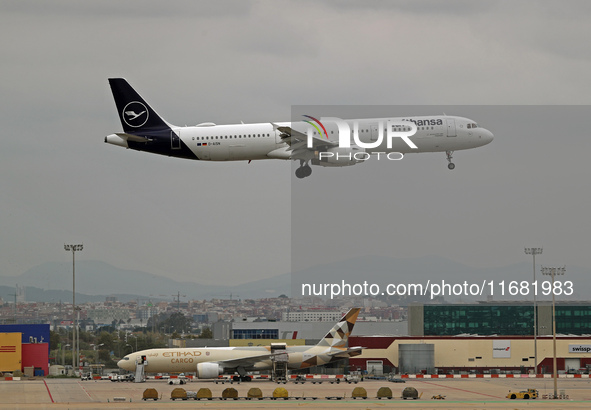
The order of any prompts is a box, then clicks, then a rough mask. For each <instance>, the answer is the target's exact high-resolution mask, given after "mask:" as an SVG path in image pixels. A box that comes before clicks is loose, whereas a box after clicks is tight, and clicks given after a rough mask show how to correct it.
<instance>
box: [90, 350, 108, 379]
mask: <svg viewBox="0 0 591 410" xmlns="http://www.w3.org/2000/svg"><path fill="white" fill-rule="evenodd" d="M90 345H91V346H92V350H94V364H100V359H99V358H98V355H97V353H96V352H97V349H98V348H99V347H101V346H104V345H105V344H104V343H101V344H99V345H95V344H94V343H91V344H90ZM98 373H99V372H98V368H97V374H98Z"/></svg>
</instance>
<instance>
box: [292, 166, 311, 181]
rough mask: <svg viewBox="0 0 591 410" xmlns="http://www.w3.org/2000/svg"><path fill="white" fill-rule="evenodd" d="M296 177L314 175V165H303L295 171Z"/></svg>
mask: <svg viewBox="0 0 591 410" xmlns="http://www.w3.org/2000/svg"><path fill="white" fill-rule="evenodd" d="M295 175H296V177H298V178H300V179H302V178H306V177H309V176H310V175H312V167H310V165H302V166H301V167H299V168H298V169H296V171H295Z"/></svg>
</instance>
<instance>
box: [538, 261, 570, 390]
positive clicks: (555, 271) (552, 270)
mask: <svg viewBox="0 0 591 410" xmlns="http://www.w3.org/2000/svg"><path fill="white" fill-rule="evenodd" d="M565 273H566V266H563V267H561V268H557V267H544V266H542V275H550V276H552V339H553V344H554V346H553V349H554V357H553V359H552V368H553V372H552V373H553V376H554V399H557V398H558V383H557V379H558V376H557V373H558V370H557V369H556V302H555V297H554V276H556V275H564V274H565Z"/></svg>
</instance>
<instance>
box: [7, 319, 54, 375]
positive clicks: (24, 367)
mask: <svg viewBox="0 0 591 410" xmlns="http://www.w3.org/2000/svg"><path fill="white" fill-rule="evenodd" d="M16 370H20V371H22V372H23V373H25V374H29V375H31V376H32V375H35V376H46V375H48V373H49V325H47V324H44V325H43V324H42V325H0V372H14V371H16Z"/></svg>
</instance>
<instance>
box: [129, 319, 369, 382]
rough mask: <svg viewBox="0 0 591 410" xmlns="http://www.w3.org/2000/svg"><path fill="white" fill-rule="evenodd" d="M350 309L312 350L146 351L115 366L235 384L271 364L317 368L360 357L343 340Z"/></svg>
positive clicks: (348, 330) (274, 347)
mask: <svg viewBox="0 0 591 410" xmlns="http://www.w3.org/2000/svg"><path fill="white" fill-rule="evenodd" d="M359 310H360V309H359V308H353V309H351V310H349V312H347V314H346V315H345V316H343V318H342V319H341V320H340V321H339V322H338V323H337V324H336V325H334V327H333V328H332V329H331V330H330V331H329V332H328V333H327V334H326V336H324V338H322V340H321V341H320V342H319V343H318V344H317V345H315V346H285V345H284V344H281V343H272V344H271V345H269V346H244V347H202V348H201V347H199V348H170V349H148V350H142V351H139V352H135V353H131V354H128V355H127V356H125V357H124V358H123V359H121V360H120V361H119V362H118V363H117V366H119V367H120V368H122V369H125V370H129V371H134V372H135V371H136V370H137V369H136V366H137V365H143V370H144V372H146V373H163V372H168V373H187V372H196V374H197V377H198V378H199V379H213V378H217V377H218V376H219V375H221V374H235V373H238V375H236V376H234V379H235V380H236V381H238V380H243V381H250V380H251V376H249V375H248V373H249V372H253V371H261V370H271V369H272V368H273V365H274V362H276V363H286V364H287V369H288V370H296V369H305V368H308V367H312V366H321V365H325V364H328V363H332V362H335V361H338V360H342V359H345V358H348V357H352V356H357V355H359V354H361V350H362V349H363V348H362V347H350V348H348V347H347V340H348V338H349V335H350V334H351V332H352V331H353V326H354V325H355V321H356V320H357V316H358V315H359Z"/></svg>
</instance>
